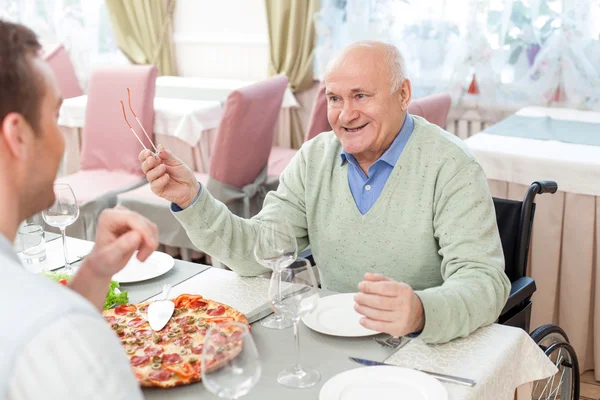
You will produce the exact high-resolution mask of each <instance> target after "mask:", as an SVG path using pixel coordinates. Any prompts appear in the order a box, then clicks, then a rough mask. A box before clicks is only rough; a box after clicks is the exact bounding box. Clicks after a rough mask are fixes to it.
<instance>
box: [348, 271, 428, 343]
mask: <svg viewBox="0 0 600 400" xmlns="http://www.w3.org/2000/svg"><path fill="white" fill-rule="evenodd" d="M358 289H359V290H360V291H361V292H362V293H359V294H357V295H356V296H355V297H354V300H355V301H356V304H355V305H354V309H355V310H356V311H357V312H358V313H360V314H362V315H364V318H361V320H360V323H361V325H362V326H364V327H365V328H367V329H371V330H374V331H377V332H383V333H387V334H390V335H392V336H405V335H408V334H411V333H417V332H420V331H421V330H423V327H424V326H425V312H424V310H423V304H422V303H421V299H420V298H419V296H417V295H416V293H415V292H414V290H412V288H411V287H410V286H409V285H407V284H405V283H402V282H396V281H394V280H392V279H390V278H387V277H385V276H383V275H380V274H371V273H367V274H365V280H364V281H362V282H361V283H359V284H358Z"/></svg>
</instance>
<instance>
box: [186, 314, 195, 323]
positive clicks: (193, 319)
mask: <svg viewBox="0 0 600 400" xmlns="http://www.w3.org/2000/svg"><path fill="white" fill-rule="evenodd" d="M194 322H196V318H194V317H192V316H191V315H190V316H189V317H188V320H187V322H186V324H188V325H192V324H193V323H194Z"/></svg>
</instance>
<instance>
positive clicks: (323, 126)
mask: <svg viewBox="0 0 600 400" xmlns="http://www.w3.org/2000/svg"><path fill="white" fill-rule="evenodd" d="M330 130H331V125H329V120H328V119H327V97H325V82H324V81H322V82H321V84H320V85H319V90H318V91H317V95H316V97H315V101H314V103H313V107H312V111H311V113H310V121H309V122H308V129H307V130H306V134H305V136H304V141H305V142H307V141H309V140H310V139H312V138H314V137H315V136H317V135H318V134H319V133H321V132H328V131H330ZM297 151H298V150H295V149H289V148H285V147H278V146H273V148H272V149H271V155H270V156H269V171H268V175H269V176H271V177H279V175H281V173H282V172H283V170H284V169H285V167H287V165H288V164H289V163H290V161H291V160H292V158H293V157H294V156H295V155H296V152H297Z"/></svg>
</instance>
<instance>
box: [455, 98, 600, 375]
mask: <svg viewBox="0 0 600 400" xmlns="http://www.w3.org/2000/svg"><path fill="white" fill-rule="evenodd" d="M465 142H466V143H467V145H468V146H469V148H470V149H471V150H472V151H473V153H474V154H475V156H476V158H477V160H478V161H479V163H480V164H481V166H482V167H483V170H484V171H485V173H486V175H487V177H488V179H489V184H490V189H491V191H492V195H493V196H496V197H501V198H509V199H513V200H522V199H523V196H524V195H525V192H526V190H527V188H528V187H529V185H530V184H531V183H532V182H534V181H536V180H544V179H546V180H555V181H556V182H557V183H558V188H559V192H557V193H556V194H553V195H552V194H543V195H541V196H537V197H536V203H537V208H536V213H535V220H534V226H533V233H532V240H531V248H530V261H529V266H528V271H529V276H531V277H533V278H534V279H535V282H536V285H537V292H536V294H535V295H534V297H533V311H532V317H531V328H532V329H535V328H536V327H538V326H540V325H542V324H546V323H555V324H557V325H559V326H560V327H561V328H563V329H564V330H565V331H566V333H567V335H568V336H569V339H570V341H571V344H572V345H573V346H574V347H575V350H576V352H577V356H578V358H579V363H580V369H581V371H582V372H584V371H586V370H589V369H593V368H594V369H595V371H596V379H597V380H600V354H599V353H598V351H599V350H598V349H600V335H598V334H597V333H596V334H594V329H595V327H596V328H597V327H598V326H600V292H598V290H599V289H600V283H598V280H600V146H599V145H598V144H600V113H596V112H589V111H577V110H568V109H553V108H542V107H528V108H524V109H522V110H520V111H519V112H517V113H516V114H515V115H514V116H511V117H509V118H507V119H506V120H503V121H501V122H500V123H498V124H497V125H494V126H491V127H489V128H487V129H485V130H484V131H483V132H481V133H478V134H476V135H474V136H472V137H471V138H469V139H467V140H466V141H465Z"/></svg>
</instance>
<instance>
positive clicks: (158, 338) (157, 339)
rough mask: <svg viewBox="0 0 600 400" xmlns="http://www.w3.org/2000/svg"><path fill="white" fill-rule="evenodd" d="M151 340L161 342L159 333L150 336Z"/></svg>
mask: <svg viewBox="0 0 600 400" xmlns="http://www.w3.org/2000/svg"><path fill="white" fill-rule="evenodd" d="M152 341H153V342H154V343H160V342H162V337H160V336H159V335H156V336H154V337H153V338H152Z"/></svg>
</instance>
